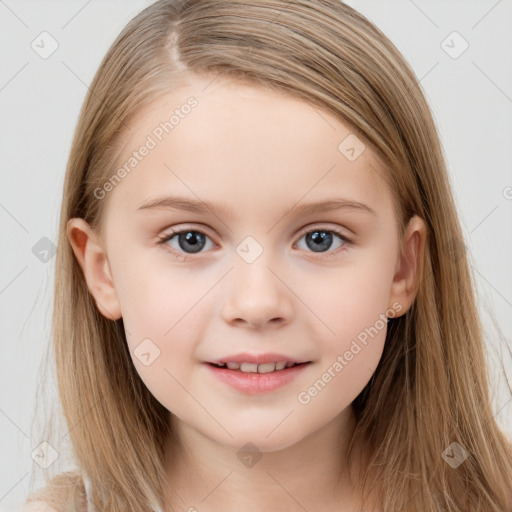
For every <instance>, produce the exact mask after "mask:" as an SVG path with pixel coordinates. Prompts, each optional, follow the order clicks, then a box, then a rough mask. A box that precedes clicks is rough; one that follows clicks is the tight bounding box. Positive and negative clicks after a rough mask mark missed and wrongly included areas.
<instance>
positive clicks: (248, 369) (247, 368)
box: [240, 363, 258, 373]
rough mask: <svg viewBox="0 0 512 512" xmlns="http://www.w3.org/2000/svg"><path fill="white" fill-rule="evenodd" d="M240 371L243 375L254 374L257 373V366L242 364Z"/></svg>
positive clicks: (254, 364)
mask: <svg viewBox="0 0 512 512" xmlns="http://www.w3.org/2000/svg"><path fill="white" fill-rule="evenodd" d="M240 371H242V372H245V373H256V372H257V371H258V365H257V364H256V363H242V364H241V365H240Z"/></svg>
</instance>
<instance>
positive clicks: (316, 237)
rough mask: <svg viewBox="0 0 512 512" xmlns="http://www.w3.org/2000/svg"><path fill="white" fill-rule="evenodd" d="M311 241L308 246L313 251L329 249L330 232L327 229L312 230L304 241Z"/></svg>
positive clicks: (330, 241)
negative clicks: (310, 244)
mask: <svg viewBox="0 0 512 512" xmlns="http://www.w3.org/2000/svg"><path fill="white" fill-rule="evenodd" d="M307 241H312V242H313V244H312V246H311V247H310V248H311V249H312V250H313V251H315V252H321V251H322V249H329V247H330V245H331V243H332V233H328V232H327V231H313V232H312V233H309V234H308V235H307V236H306V242H307Z"/></svg>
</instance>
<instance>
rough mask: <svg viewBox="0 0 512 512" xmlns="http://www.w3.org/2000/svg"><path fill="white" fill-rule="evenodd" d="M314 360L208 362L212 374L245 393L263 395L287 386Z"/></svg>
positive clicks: (232, 387) (230, 386)
mask: <svg viewBox="0 0 512 512" xmlns="http://www.w3.org/2000/svg"><path fill="white" fill-rule="evenodd" d="M311 363H312V361H304V362H296V361H284V360H283V361H276V362H272V361H270V362H264V363H260V364H258V363H250V362H240V363H239V362H234V361H226V362H223V361H217V362H215V363H211V362H210V363H206V364H205V366H206V368H208V369H209V370H210V372H211V375H212V376H213V377H214V378H216V379H218V380H220V381H222V382H224V383H225V384H227V385H228V387H229V388H231V389H234V390H236V391H237V392H241V393H243V394H245V395H261V394H265V393H271V392H274V391H277V390H278V389H280V388H285V387H286V386H287V385H289V384H291V383H292V382H293V381H294V380H295V379H297V378H299V376H300V375H302V374H303V372H305V371H306V368H307V367H308V366H309V365H310V364H311Z"/></svg>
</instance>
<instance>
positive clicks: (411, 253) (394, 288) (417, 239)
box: [388, 215, 426, 318]
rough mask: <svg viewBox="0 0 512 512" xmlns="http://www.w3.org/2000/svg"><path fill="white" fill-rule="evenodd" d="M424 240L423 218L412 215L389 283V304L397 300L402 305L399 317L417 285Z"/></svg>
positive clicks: (410, 299) (407, 308)
mask: <svg viewBox="0 0 512 512" xmlns="http://www.w3.org/2000/svg"><path fill="white" fill-rule="evenodd" d="M425 240H426V227H425V222H424V221H423V219H421V218H420V217H418V216H417V215H414V216H413V217H412V218H411V219H410V221H409V223H408V225H407V229H406V230H405V233H404V241H403V252H402V253H401V254H399V255H398V258H397V262H396V266H395V275H394V277H393V283H392V285H391V292H390V296H389V305H388V307H389V308H391V307H392V304H394V303H395V302H398V303H399V304H401V305H402V309H401V310H400V314H398V315H396V316H395V318H396V317H399V316H401V315H403V314H405V313H406V312H407V311H408V310H409V309H410V307H411V306H412V304H413V302H414V299H415V298H416V294H417V292H418V285H419V277H420V276H419V272H420V269H421V268H422V265H423V256H424V249H425Z"/></svg>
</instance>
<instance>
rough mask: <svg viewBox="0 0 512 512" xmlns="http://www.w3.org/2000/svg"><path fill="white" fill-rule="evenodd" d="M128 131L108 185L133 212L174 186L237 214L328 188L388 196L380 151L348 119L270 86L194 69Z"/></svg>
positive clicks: (374, 198) (115, 202)
mask: <svg viewBox="0 0 512 512" xmlns="http://www.w3.org/2000/svg"><path fill="white" fill-rule="evenodd" d="M129 128H130V129H129V130H127V131H126V133H125V135H124V137H123V140H122V142H121V144H122V149H121V152H120V158H118V160H117V162H116V164H115V167H114V168H115V169H121V168H124V169H125V171H127V172H124V173H122V174H123V176H124V177H123V179H122V181H121V182H120V183H119V184H117V185H116V186H115V189H114V190H113V191H112V192H110V194H111V196H112V197H109V202H112V206H113V207H115V208H123V209H125V210H126V209H128V210H130V211H134V210H136V209H137V207H138V206H140V204H142V203H143V202H147V201H148V200H150V199H153V198H156V197H157V196H158V197H160V196H163V195H165V194H166V193H167V194H169V195H180V196H183V195H186V196H189V197H191V198H195V199H196V200H201V199H204V200H207V201H209V202H212V203H218V204H222V205H229V207H230V211H234V212H238V213H239V214H242V213H243V212H245V211H246V210H247V213H252V214H255V213H257V212H260V213H263V212H270V211H271V210H274V209H275V213H276V214H277V213H278V212H281V210H282V209H283V207H288V208H289V207H291V206H293V205H294V204H297V202H300V201H301V200H305V201H306V200H307V202H311V201H314V200H316V199H324V198H325V196H326V194H330V195H331V196H334V195H337V196H339V197H343V196H346V197H347V198H350V199H352V200H354V201H357V200H363V198H364V202H365V203H371V204H372V208H375V209H378V208H379V207H383V206H385V203H386V202H388V203H389V200H390V195H389V191H387V193H386V191H385V190H384V188H383V187H386V186H387V185H386V183H385V181H384V180H383V178H382V171H381V170H380V168H379V165H378V163H377V161H376V159H375V158H374V155H373V154H372V152H371V151H370V149H369V148H368V147H366V148H365V146H364V143H363V142H362V141H361V140H360V139H359V138H358V137H357V136H356V135H355V134H354V133H353V130H352V129H351V128H350V126H349V125H347V124H345V123H343V122H342V121H341V120H340V119H338V118H337V117H335V116H334V115H333V114H331V113H328V112H326V111H324V110H321V109H319V108H318V107H315V106H312V105H311V104H309V103H307V102H305V101H302V100H300V99H296V98H294V97H292V96H290V95H287V94H284V93H280V92H276V91H272V90H269V89H266V88H264V87H259V86H254V85H250V84H247V83H242V82H237V81H231V80H227V79H224V78H216V79H214V80H213V81H211V79H210V80H209V81H208V80H204V79H201V78H198V77H196V76H192V77H189V78H188V79H187V80H186V82H185V83H184V84H182V85H181V86H180V87H179V88H177V89H175V90H173V91H172V92H169V93H168V94H166V95H165V96H162V97H160V98H159V99H158V100H156V101H155V102H154V103H153V104H151V106H150V107H149V108H147V109H146V110H144V111H143V112H141V113H140V114H139V115H138V116H136V117H135V118H134V119H133V120H132V122H131V123H130V127H129ZM144 147H145V148H146V149H145V150H144V149H143V148H144ZM142 153H144V155H143V156H142ZM281 213H282V212H281Z"/></svg>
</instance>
